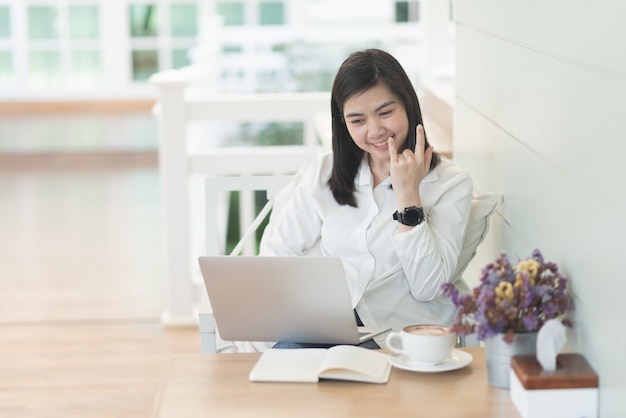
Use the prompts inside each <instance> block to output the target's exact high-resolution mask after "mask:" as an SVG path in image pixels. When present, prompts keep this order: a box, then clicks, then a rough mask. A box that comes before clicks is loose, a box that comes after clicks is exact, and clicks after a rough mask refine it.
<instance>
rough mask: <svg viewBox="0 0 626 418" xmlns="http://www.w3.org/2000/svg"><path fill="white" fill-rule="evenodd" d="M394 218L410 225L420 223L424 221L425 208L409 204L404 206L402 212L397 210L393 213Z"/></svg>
mask: <svg viewBox="0 0 626 418" xmlns="http://www.w3.org/2000/svg"><path fill="white" fill-rule="evenodd" d="M393 220H394V221H398V222H400V223H401V224H403V225H408V226H415V225H419V224H421V223H422V222H423V221H424V209H422V208H418V207H417V206H409V207H408V208H404V211H402V212H398V211H396V212H395V213H394V214H393Z"/></svg>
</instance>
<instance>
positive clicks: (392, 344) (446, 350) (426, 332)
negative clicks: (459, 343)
mask: <svg viewBox="0 0 626 418" xmlns="http://www.w3.org/2000/svg"><path fill="white" fill-rule="evenodd" d="M455 344H456V335H455V334H453V333H451V332H450V328H448V327H446V326H442V325H431V324H419V325H408V326H406V327H404V328H402V331H400V332H390V333H389V334H388V335H387V348H388V349H389V350H390V351H391V352H393V353H397V354H406V355H408V356H409V357H411V358H412V359H413V361H415V362H417V363H420V364H425V365H426V364H428V365H432V364H437V363H441V362H442V361H444V360H445V359H446V358H447V357H448V356H450V354H452V350H453V349H454V346H455Z"/></svg>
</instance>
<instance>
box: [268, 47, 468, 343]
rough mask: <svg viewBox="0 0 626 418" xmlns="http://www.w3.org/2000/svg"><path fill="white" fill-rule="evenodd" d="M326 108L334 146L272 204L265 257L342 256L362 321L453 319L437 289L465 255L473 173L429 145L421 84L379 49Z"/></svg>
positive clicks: (361, 60)
mask: <svg viewBox="0 0 626 418" xmlns="http://www.w3.org/2000/svg"><path fill="white" fill-rule="evenodd" d="M331 113H332V147H333V152H332V154H327V155H324V156H321V157H320V158H319V159H317V160H316V161H315V162H314V163H313V164H311V165H310V166H309V167H307V168H306V170H305V171H304V172H303V174H302V175H301V176H300V178H299V181H298V183H297V184H296V185H294V186H293V189H292V190H291V191H290V192H289V193H288V196H287V197H283V198H284V200H283V201H278V202H277V207H276V209H275V211H274V213H273V214H272V218H271V220H270V223H269V225H268V227H267V228H266V230H265V233H264V236H263V239H262V242H261V255H307V254H316V255H319V254H320V253H321V254H323V255H326V256H336V257H340V258H341V260H342V262H343V265H344V269H345V271H346V276H347V281H348V287H349V289H350V293H351V297H352V305H353V307H354V309H355V312H356V313H357V314H358V317H357V320H358V318H360V320H361V321H362V323H363V324H364V325H366V326H389V327H391V328H393V329H394V330H398V329H401V328H402V327H404V326H405V325H408V324H415V323H434V324H450V323H452V320H453V316H454V307H453V305H452V304H451V302H450V301H449V300H448V299H447V298H446V297H444V296H443V295H442V292H441V285H442V284H443V283H445V282H447V281H449V280H450V278H451V277H450V276H451V275H452V273H453V272H454V270H455V267H456V264H457V258H458V256H459V253H460V251H461V244H462V242H463V237H464V235H465V231H466V228H467V224H468V219H469V212H470V205H471V200H472V180H471V178H470V177H469V175H468V174H467V173H466V172H464V171H463V170H461V169H460V168H459V167H457V166H455V165H454V164H453V163H452V162H450V161H449V160H447V159H445V158H443V157H441V156H439V155H438V154H437V153H436V152H435V151H434V150H433V148H432V147H431V146H430V145H429V143H428V140H427V138H426V133H425V131H424V128H423V121H422V115H421V110H420V106H419V102H418V99H417V95H416V93H415V90H414V89H413V86H412V85H411V82H410V80H409V78H408V77H407V75H406V73H405V72H404V70H403V69H402V67H401V65H400V63H399V62H398V61H397V60H396V59H395V58H394V57H392V56H391V55H389V54H388V53H386V52H384V51H381V50H377V49H368V50H366V51H362V52H356V53H354V54H352V55H350V57H349V58H348V59H347V60H346V61H345V62H344V63H343V64H342V65H341V67H340V68H339V71H338V73H337V76H336V78H335V81H334V84H333V88H332V97H331ZM414 150H417V151H416V152H414ZM384 339H385V336H384V335H383V336H381V337H378V338H377V339H376V342H377V343H378V345H380V346H381V347H382V346H383V344H384Z"/></svg>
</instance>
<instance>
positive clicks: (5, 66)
mask: <svg viewBox="0 0 626 418" xmlns="http://www.w3.org/2000/svg"><path fill="white" fill-rule="evenodd" d="M12 84H13V57H12V55H11V53H10V52H9V51H0V86H5V87H9V86H11V85H12Z"/></svg>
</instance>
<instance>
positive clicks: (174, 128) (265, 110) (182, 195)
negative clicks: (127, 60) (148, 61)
mask: <svg viewBox="0 0 626 418" xmlns="http://www.w3.org/2000/svg"><path fill="white" fill-rule="evenodd" d="M192 74H193V73H192V72H191V71H190V70H189V69H183V70H171V71H165V72H162V73H158V74H155V75H154V76H152V78H151V79H150V82H151V83H152V84H153V85H154V86H155V87H156V89H157V91H158V99H159V101H158V103H157V104H156V105H155V107H154V115H155V117H156V119H157V123H158V133H159V171H160V174H161V189H162V202H163V208H164V211H163V222H164V225H165V232H166V234H165V237H166V248H165V252H166V256H167V270H166V290H167V296H166V306H165V311H164V314H163V321H164V323H165V324H167V325H172V326H176V325H192V324H197V322H198V318H197V305H198V302H199V294H198V290H197V283H198V282H199V270H198V267H197V257H198V256H199V255H201V254H200V253H199V252H206V248H204V249H202V248H201V249H198V248H196V247H195V246H194V245H195V244H194V242H195V241H194V237H196V236H199V237H201V238H200V241H201V242H203V243H204V238H203V237H204V231H203V230H204V228H203V226H202V225H203V219H202V218H203V217H204V213H205V211H204V207H203V206H204V198H203V192H204V190H203V186H204V185H203V184H202V183H197V182H196V184H197V185H198V187H195V186H194V181H193V180H194V178H196V179H197V178H199V177H202V178H205V177H220V176H255V175H273V174H281V175H284V174H293V173H295V172H297V171H298V170H299V169H300V168H301V167H302V166H303V165H304V164H306V163H307V162H309V161H310V160H311V159H312V158H313V157H314V156H315V155H317V154H319V153H321V152H323V151H324V150H325V149H328V148H327V147H328V145H324V144H323V142H324V141H325V140H326V139H327V138H328V135H327V129H328V126H326V125H323V126H320V125H317V128H316V122H318V121H320V120H328V119H329V118H320V115H323V114H327V113H328V109H329V108H330V93H326V92H319V93H281V94H237V95H209V96H206V97H197V95H195V96H194V92H193V91H190V90H191V89H192V88H193V83H192V81H193V80H192ZM195 121H200V122H202V121H207V122H209V121H240V122H250V121H264V122H266V121H281V122H303V123H304V144H303V145H301V146H282V147H280V146H278V147H269V146H258V147H237V148H234V147H233V148H211V147H204V146H200V147H198V146H195V147H191V146H190V142H191V141H190V140H191V138H190V135H189V134H188V132H189V131H190V129H188V128H189V125H190V123H191V122H195ZM206 139H207V142H210V140H211V138H206ZM193 140H194V141H197V138H193ZM244 200H245V199H244ZM247 201H248V202H249V203H247V205H248V206H250V205H252V204H253V202H252V199H247ZM214 203H215V205H216V206H217V205H218V200H217V199H216V200H215V202H214ZM207 204H210V202H207ZM243 212H244V213H246V214H247V215H244V216H243V223H244V225H242V226H243V227H242V230H246V229H247V226H248V225H249V224H250V223H251V222H252V219H251V217H252V218H253V215H251V209H250V208H244V209H243ZM211 251H212V252H213V250H211Z"/></svg>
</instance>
